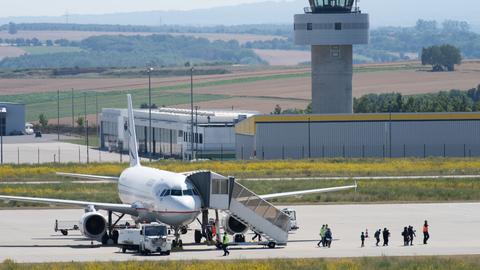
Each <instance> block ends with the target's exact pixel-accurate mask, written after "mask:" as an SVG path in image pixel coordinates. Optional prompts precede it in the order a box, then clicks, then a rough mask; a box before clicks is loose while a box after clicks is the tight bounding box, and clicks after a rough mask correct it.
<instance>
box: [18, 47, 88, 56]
mask: <svg viewBox="0 0 480 270" xmlns="http://www.w3.org/2000/svg"><path fill="white" fill-rule="evenodd" d="M20 49H22V50H24V51H26V52H27V53H28V54H31V55H40V54H51V53H73V52H81V51H82V49H81V48H79V47H56V46H55V47H53V46H52V47H20Z"/></svg>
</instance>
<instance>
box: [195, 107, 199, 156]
mask: <svg viewBox="0 0 480 270" xmlns="http://www.w3.org/2000/svg"><path fill="white" fill-rule="evenodd" d="M199 140H200V137H199V135H198V106H195V156H196V155H197V152H198V141H199Z"/></svg>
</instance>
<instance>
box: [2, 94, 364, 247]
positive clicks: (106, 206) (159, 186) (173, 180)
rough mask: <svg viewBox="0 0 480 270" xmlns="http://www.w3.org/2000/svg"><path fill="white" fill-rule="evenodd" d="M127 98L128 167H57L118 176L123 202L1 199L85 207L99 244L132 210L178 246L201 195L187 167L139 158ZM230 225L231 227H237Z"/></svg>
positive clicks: (88, 231)
mask: <svg viewBox="0 0 480 270" xmlns="http://www.w3.org/2000/svg"><path fill="white" fill-rule="evenodd" d="M127 101H128V120H127V123H126V125H125V131H126V132H127V134H128V135H129V136H128V137H129V146H130V147H129V155H130V167H129V168H127V169H125V170H124V171H123V172H122V173H121V175H120V176H119V177H111V176H97V175H84V174H71V173H58V175H62V176H66V177H76V178H86V179H93V180H114V181H117V183H118V195H119V197H120V200H121V201H122V203H121V204H117V203H100V202H88V201H76V200H62V199H52V198H34V197H19V196H4V195H0V200H4V201H21V202H31V203H45V204H50V205H68V206H74V207H83V208H84V209H85V214H83V216H82V217H81V218H80V222H79V229H80V232H81V233H82V235H83V236H85V237H86V238H88V239H91V240H95V241H99V242H102V244H115V243H116V240H117V239H118V231H115V230H114V228H115V226H116V225H117V223H118V222H119V221H120V220H121V219H122V218H123V217H124V216H125V215H130V216H131V217H132V219H133V220H134V221H135V222H137V223H145V222H147V223H148V222H161V223H164V224H166V225H168V226H170V227H171V228H172V229H173V230H174V234H175V242H174V243H175V244H178V245H179V246H181V245H182V242H181V239H180V232H181V233H182V234H186V233H187V228H188V225H189V224H191V223H192V222H194V221H195V220H197V217H198V216H199V215H200V214H201V213H202V210H204V209H202V201H201V197H200V196H199V193H198V191H197V190H196V189H195V186H194V185H193V183H192V182H191V181H190V180H189V178H188V174H187V173H175V172H170V171H165V170H159V169H155V168H150V167H146V166H142V165H141V164H140V158H139V155H138V144H137V137H136V132H135V121H134V113H133V106H132V97H131V95H127ZM356 188H357V184H356V183H355V185H352V186H342V187H333V188H324V189H313V190H302V191H292V192H283V193H277V194H267V195H263V196H260V197H261V198H263V199H265V200H269V199H274V198H279V197H288V196H302V195H306V194H313V193H325V192H334V191H340V190H348V189H356ZM100 210H104V211H107V212H108V217H107V218H108V220H107V218H106V217H105V216H104V215H102V214H101V213H100V212H99V211H100ZM114 213H115V215H117V217H118V219H117V220H116V221H115V222H113V220H112V214H114ZM229 218H233V219H234V217H230V216H226V217H225V219H226V220H227V221H228V219H229ZM224 224H228V222H224ZM240 227H241V228H239V229H240V230H242V231H245V226H243V227H242V226H240ZM246 229H248V228H246ZM228 231H229V232H230V233H235V230H228Z"/></svg>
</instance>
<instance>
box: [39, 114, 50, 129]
mask: <svg viewBox="0 0 480 270" xmlns="http://www.w3.org/2000/svg"><path fill="white" fill-rule="evenodd" d="M38 122H39V123H40V125H41V126H42V127H43V128H46V127H47V126H48V119H47V117H46V116H45V114H44V113H41V114H40V115H39V116H38Z"/></svg>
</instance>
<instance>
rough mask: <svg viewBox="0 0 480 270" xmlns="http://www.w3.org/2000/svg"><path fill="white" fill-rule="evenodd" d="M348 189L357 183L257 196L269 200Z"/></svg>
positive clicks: (354, 186) (355, 187) (355, 186)
mask: <svg viewBox="0 0 480 270" xmlns="http://www.w3.org/2000/svg"><path fill="white" fill-rule="evenodd" d="M349 189H355V190H356V189H357V183H355V184H354V185H351V186H342V187H331V188H319V189H310V190H300V191H291V192H283V193H275V194H266V195H260V196H259V197H260V198H262V199H264V200H269V199H275V198H282V197H294V196H302V195H308V194H317V193H328V192H336V191H341V190H349Z"/></svg>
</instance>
